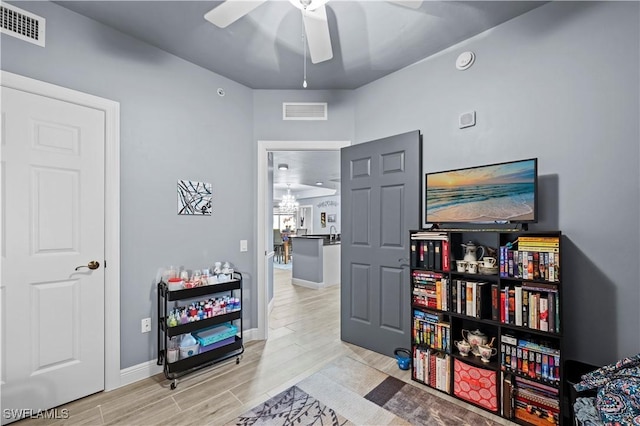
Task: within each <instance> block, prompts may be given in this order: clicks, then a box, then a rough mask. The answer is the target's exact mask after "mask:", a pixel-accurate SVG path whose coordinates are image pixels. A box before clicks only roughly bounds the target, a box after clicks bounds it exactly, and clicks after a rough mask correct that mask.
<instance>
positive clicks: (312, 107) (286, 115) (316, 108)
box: [282, 102, 327, 120]
mask: <svg viewBox="0 0 640 426" xmlns="http://www.w3.org/2000/svg"><path fill="white" fill-rule="evenodd" d="M282 119H283V120H326V119H327V103H326V102H283V103H282Z"/></svg>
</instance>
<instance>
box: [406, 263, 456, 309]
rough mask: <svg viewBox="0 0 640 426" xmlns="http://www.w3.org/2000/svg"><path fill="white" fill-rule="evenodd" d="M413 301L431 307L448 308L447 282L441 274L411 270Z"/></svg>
mask: <svg viewBox="0 0 640 426" xmlns="http://www.w3.org/2000/svg"><path fill="white" fill-rule="evenodd" d="M412 280H413V303H414V304H415V305H418V306H424V307H427V308H431V309H439V310H442V311H446V310H449V283H448V279H447V278H445V277H443V276H442V274H439V273H433V272H426V271H418V270H414V271H413V272H412Z"/></svg>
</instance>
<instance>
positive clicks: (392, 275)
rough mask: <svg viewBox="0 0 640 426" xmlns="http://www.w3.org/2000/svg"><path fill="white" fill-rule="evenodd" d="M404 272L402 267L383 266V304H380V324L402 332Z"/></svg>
mask: <svg viewBox="0 0 640 426" xmlns="http://www.w3.org/2000/svg"><path fill="white" fill-rule="evenodd" d="M403 279H404V273H403V271H402V269H401V268H389V267H383V268H382V277H381V280H380V282H381V285H382V288H381V294H382V297H381V300H380V302H381V306H380V318H381V320H380V325H381V326H382V327H384V328H387V329H392V330H396V331H399V332H401V333H402V331H403V328H404V327H403V318H402V311H403V310H402V309H396V308H398V307H402V302H403V301H402V287H403V286H404V284H403V282H402V280H403Z"/></svg>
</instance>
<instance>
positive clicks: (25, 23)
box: [0, 3, 46, 47]
mask: <svg viewBox="0 0 640 426" xmlns="http://www.w3.org/2000/svg"><path fill="white" fill-rule="evenodd" d="M0 14H1V15H2V17H1V19H0V31H2V32H3V33H5V34H9V35H11V36H14V37H16V38H19V39H20V40H24V41H28V42H29V43H33V44H37V45H38V46H42V47H44V30H45V26H46V20H45V19H44V18H43V17H41V16H38V15H34V14H33V13H30V12H27V11H26V10H22V9H20V8H18V7H15V6H13V5H11V4H6V3H3V4H2V5H1V6H0Z"/></svg>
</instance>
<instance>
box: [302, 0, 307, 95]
mask: <svg viewBox="0 0 640 426" xmlns="http://www.w3.org/2000/svg"><path fill="white" fill-rule="evenodd" d="M306 13H307V9H306V8H305V9H304V10H303V11H302V47H303V50H304V56H303V58H304V59H303V61H304V62H303V63H302V67H303V70H304V79H303V80H302V87H303V88H304V89H306V88H307V42H306V40H305V38H304V17H305V14H306Z"/></svg>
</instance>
